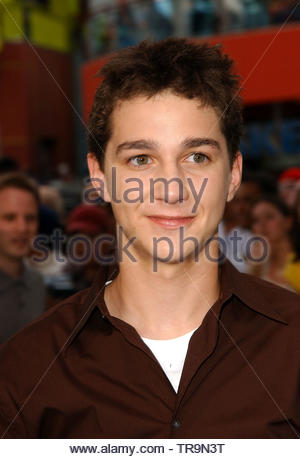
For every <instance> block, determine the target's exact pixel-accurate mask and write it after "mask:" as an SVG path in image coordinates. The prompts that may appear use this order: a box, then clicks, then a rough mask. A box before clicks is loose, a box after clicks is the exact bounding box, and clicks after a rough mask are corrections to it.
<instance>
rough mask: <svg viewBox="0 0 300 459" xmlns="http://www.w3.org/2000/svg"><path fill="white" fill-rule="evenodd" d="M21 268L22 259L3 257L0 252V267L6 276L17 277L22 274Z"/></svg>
mask: <svg viewBox="0 0 300 459" xmlns="http://www.w3.org/2000/svg"><path fill="white" fill-rule="evenodd" d="M22 268H23V262H22V259H15V258H9V257H4V256H3V255H2V254H0V269H1V271H3V272H4V273H5V274H7V275H8V276H10V277H13V278H14V279H17V278H19V277H20V276H21V274H22Z"/></svg>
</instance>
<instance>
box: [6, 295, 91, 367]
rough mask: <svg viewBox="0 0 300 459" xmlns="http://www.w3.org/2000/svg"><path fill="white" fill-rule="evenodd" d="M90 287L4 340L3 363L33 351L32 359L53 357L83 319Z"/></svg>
mask: <svg viewBox="0 0 300 459" xmlns="http://www.w3.org/2000/svg"><path fill="white" fill-rule="evenodd" d="M89 290H90V289H85V290H82V291H81V292H79V293H76V294H75V295H72V296H71V297H69V298H67V299H65V300H64V301H62V302H60V303H58V304H57V305H55V306H53V307H51V308H50V309H48V310H47V311H46V312H44V313H43V314H42V315H40V316H39V317H38V318H37V319H35V320H34V321H33V322H31V323H30V324H29V325H27V326H26V327H25V328H23V329H22V330H21V331H20V332H19V333H17V334H15V335H14V336H12V337H11V338H10V339H9V340H7V341H6V342H5V343H3V344H2V345H1V346H0V358H1V361H2V363H3V362H4V361H5V360H6V359H10V358H11V356H14V358H15V359H18V358H20V359H21V360H22V357H23V356H24V354H25V353H26V355H28V354H29V353H32V358H33V359H35V357H36V356H39V357H42V355H43V356H47V354H48V356H49V357H50V355H51V354H53V352H55V351H56V350H57V349H59V348H61V346H63V345H64V343H65V341H66V339H67V338H68V336H69V335H70V333H71V332H72V330H73V328H74V327H75V325H76V324H77V322H78V321H79V320H80V314H83V313H84V308H83V306H84V302H85V299H86V297H87V295H88V293H89ZM50 343H51V345H50ZM0 372H1V369H0Z"/></svg>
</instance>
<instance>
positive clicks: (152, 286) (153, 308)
mask: <svg viewBox="0 0 300 459" xmlns="http://www.w3.org/2000/svg"><path fill="white" fill-rule="evenodd" d="M218 297H219V277H218V263H217V262H213V261H209V260H208V259H207V258H206V256H205V254H204V253H203V254H202V255H201V254H199V261H197V262H195V261H194V260H193V261H188V260H187V261H185V262H183V263H174V264H164V263H162V266H159V267H158V270H157V272H153V269H152V266H151V267H150V266H148V265H147V264H142V263H125V262H123V263H121V264H120V271H119V275H118V277H117V278H116V279H115V280H114V281H113V282H112V283H111V284H109V285H108V286H107V287H106V289H105V302H106V304H107V307H108V309H109V311H110V314H111V315H113V316H115V317H118V318H119V319H122V320H124V321H125V322H127V323H129V324H130V325H132V326H133V327H134V328H135V329H136V330H137V332H138V333H139V334H140V335H141V336H143V337H145V338H152V339H172V338H176V337H177V336H181V335H184V334H185V333H188V332H189V331H191V330H193V329H195V328H198V327H199V325H200V324H201V323H202V320H203V318H204V316H205V314H206V313H207V311H208V310H209V309H210V308H211V306H212V305H213V304H214V303H215V302H216V301H217V299H218Z"/></svg>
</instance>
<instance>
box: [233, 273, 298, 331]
mask: <svg viewBox="0 0 300 459" xmlns="http://www.w3.org/2000/svg"><path fill="white" fill-rule="evenodd" d="M240 282H241V284H242V285H241V287H242V291H243V297H244V299H245V300H246V301H247V303H248V304H249V305H250V306H253V307H254V308H258V309H260V310H261V311H264V310H265V311H266V312H270V311H274V312H276V313H278V314H279V316H280V317H282V319H283V320H284V321H286V322H287V323H290V321H295V320H296V321H297V323H298V324H299V325H300V295H298V294H297V293H295V292H293V291H291V290H288V289H286V288H283V287H280V286H278V285H275V284H273V283H271V282H269V281H267V280H264V279H260V278H258V277H256V276H252V275H250V274H244V273H240Z"/></svg>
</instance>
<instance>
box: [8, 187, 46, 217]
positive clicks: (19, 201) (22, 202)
mask: <svg viewBox="0 0 300 459" xmlns="http://www.w3.org/2000/svg"><path fill="white" fill-rule="evenodd" d="M28 210H30V211H35V212H37V210H38V204H37V202H36V199H35V197H34V195H33V194H32V193H31V192H30V191H27V190H22V189H19V188H14V187H7V188H4V189H2V190H0V211H1V212H2V213H3V212H25V211H28Z"/></svg>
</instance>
